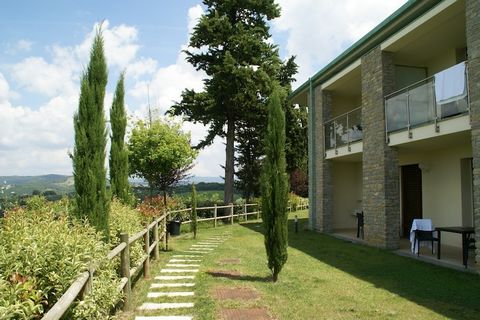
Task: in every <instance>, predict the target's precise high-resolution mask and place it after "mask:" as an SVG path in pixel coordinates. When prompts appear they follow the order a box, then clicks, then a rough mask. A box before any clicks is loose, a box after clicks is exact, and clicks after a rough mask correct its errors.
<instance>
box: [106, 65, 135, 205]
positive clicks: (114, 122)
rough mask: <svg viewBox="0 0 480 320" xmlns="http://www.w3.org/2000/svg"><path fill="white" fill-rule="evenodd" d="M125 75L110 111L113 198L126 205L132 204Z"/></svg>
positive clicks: (119, 83)
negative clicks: (125, 104)
mask: <svg viewBox="0 0 480 320" xmlns="http://www.w3.org/2000/svg"><path fill="white" fill-rule="evenodd" d="M124 82H125V75H124V73H122V74H120V79H119V80H118V83H117V87H116V89H115V95H114V97H113V103H112V108H111V109H110V125H111V128H112V135H111V136H110V139H111V142H112V143H111V147H110V185H111V192H112V197H117V198H118V199H119V200H120V201H121V202H123V203H125V204H129V203H131V200H132V199H131V193H130V185H129V183H128V151H127V149H126V147H125V130H126V127H127V115H126V113H125V107H124V96H125V87H124Z"/></svg>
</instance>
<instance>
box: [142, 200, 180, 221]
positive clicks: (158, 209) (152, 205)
mask: <svg viewBox="0 0 480 320" xmlns="http://www.w3.org/2000/svg"><path fill="white" fill-rule="evenodd" d="M184 208H185V205H184V204H183V202H182V201H181V200H179V199H177V198H174V197H169V196H167V208H166V209H167V212H168V211H172V210H179V209H184ZM137 209H138V211H140V213H141V214H142V216H143V217H144V219H145V220H146V221H152V219H153V218H154V217H160V216H161V215H162V214H163V213H164V212H165V205H164V202H163V196H160V195H158V196H154V197H145V199H144V200H143V202H142V203H141V204H140V205H139V206H138V208H137Z"/></svg>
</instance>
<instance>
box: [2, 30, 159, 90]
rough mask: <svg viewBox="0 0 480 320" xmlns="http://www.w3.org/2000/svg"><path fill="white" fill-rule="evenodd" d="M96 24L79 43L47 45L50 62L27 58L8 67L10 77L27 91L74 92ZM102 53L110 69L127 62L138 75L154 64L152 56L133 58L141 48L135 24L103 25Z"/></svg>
mask: <svg viewBox="0 0 480 320" xmlns="http://www.w3.org/2000/svg"><path fill="white" fill-rule="evenodd" d="M98 27H99V24H95V25H94V26H93V28H92V30H91V31H90V32H89V33H88V34H87V35H86V36H85V38H84V40H83V41H82V43H80V44H79V45H76V46H72V47H62V46H60V45H58V44H55V45H52V46H50V47H48V49H49V53H50V55H51V61H47V60H46V59H45V58H43V57H28V58H26V59H24V60H22V61H21V62H19V63H16V64H14V65H13V66H11V74H12V77H13V79H14V80H15V81H16V82H17V83H18V84H19V86H20V87H21V88H24V89H26V90H27V91H29V92H33V93H39V94H42V95H44V96H47V97H54V96H56V95H58V94H60V93H62V94H65V93H68V94H73V93H74V92H75V90H76V88H77V87H78V79H79V78H80V73H81V71H82V70H83V68H84V67H85V66H86V64H87V63H88V59H89V55H90V49H91V46H92V41H93V38H94V36H95V34H96V32H97V30H98ZM102 30H103V37H104V44H105V46H104V47H105V55H106V59H107V63H108V66H109V68H112V67H115V68H120V69H124V68H126V67H127V66H128V65H129V64H130V63H132V64H133V66H132V68H133V70H134V73H135V74H136V75H137V76H140V75H141V74H145V73H148V72H150V71H149V70H148V68H150V67H152V65H155V63H154V60H153V59H140V60H138V61H134V59H135V58H136V54H137V52H138V50H139V48H140V45H139V44H138V31H137V29H136V28H135V27H131V26H126V25H123V24H122V25H119V26H113V27H110V26H109V22H108V21H104V23H103V24H102Z"/></svg>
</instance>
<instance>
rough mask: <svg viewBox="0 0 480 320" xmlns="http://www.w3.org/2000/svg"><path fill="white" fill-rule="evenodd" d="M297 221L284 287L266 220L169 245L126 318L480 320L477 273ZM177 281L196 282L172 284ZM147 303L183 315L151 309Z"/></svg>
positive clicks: (201, 233) (182, 238)
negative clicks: (272, 267)
mask: <svg viewBox="0 0 480 320" xmlns="http://www.w3.org/2000/svg"><path fill="white" fill-rule="evenodd" d="M295 215H298V216H299V224H300V225H299V231H298V233H295V232H294V220H293V219H294V216H295ZM295 215H294V214H292V215H291V216H290V221H289V223H290V224H289V239H288V245H289V246H288V260H287V262H286V264H285V266H284V268H283V270H282V272H281V273H280V276H279V281H278V282H277V283H272V282H271V274H270V272H269V270H268V268H267V257H266V254H265V248H264V243H263V239H264V238H263V234H262V232H263V230H262V225H261V221H259V220H255V221H248V222H245V223H241V224H239V225H232V226H229V225H227V226H222V227H218V228H209V229H200V231H199V233H198V238H197V239H196V240H195V239H193V238H192V236H191V234H184V235H181V236H180V237H173V238H172V239H171V241H170V244H171V246H170V249H171V251H169V252H166V253H165V254H162V255H161V259H160V260H159V261H158V262H156V263H155V265H152V269H151V278H149V279H142V280H140V281H139V283H138V284H137V286H136V287H135V290H134V293H133V294H134V301H133V302H134V306H133V307H132V309H131V310H130V311H127V312H122V313H120V314H118V317H119V319H121V320H124V319H148V318H145V317H160V316H165V317H172V316H177V317H180V316H184V318H182V319H191V318H193V319H202V320H203V319H289V320H290V319H302V320H303V319H446V318H450V319H478V315H479V314H480V305H479V304H478V298H477V293H478V292H479V291H480V282H479V281H478V275H474V274H469V273H465V272H458V271H455V270H450V269H446V268H441V267H438V266H434V265H430V264H426V263H423V262H422V261H417V260H413V259H409V258H405V257H402V256H399V255H396V254H394V253H393V252H391V251H388V250H383V249H378V248H373V247H369V246H364V245H358V244H352V243H350V242H347V241H343V240H339V239H336V238H334V237H332V236H330V235H326V234H321V233H317V232H312V231H309V230H308V228H307V223H308V222H307V221H308V218H307V212H306V211H303V212H297V213H295ZM219 239H220V240H221V241H218V240H219ZM202 243H214V244H213V245H209V248H212V250H200V249H195V248H201V247H205V248H206V247H207V245H205V244H202ZM192 249H193V250H192ZM187 251H188V252H187ZM191 251H197V252H191ZM180 255H189V257H179V256H180ZM192 256H194V257H192ZM179 260H183V261H181V262H180V261H179ZM189 260H190V261H189ZM175 264H177V266H175ZM186 264H190V265H191V266H185V265H186ZM173 269H175V270H176V271H178V272H175V273H171V274H169V273H167V272H166V270H170V271H169V272H173V271H172V270H173ZM182 269H183V270H184V271H183V272H182V271H181V270H182ZM186 269H187V270H188V269H196V270H198V271H197V272H186V271H185V270H186ZM162 270H163V271H162ZM169 275H174V276H179V277H188V278H184V279H181V280H168V279H167V277H168V276H169ZM174 282H178V283H192V284H193V285H192V286H189V287H181V286H177V287H168V286H165V284H166V283H174ZM168 292H170V293H172V294H171V295H167V293H168ZM187 292H188V294H187ZM179 293H182V294H179ZM147 303H148V304H149V305H150V306H154V305H155V304H166V303H171V306H178V308H169V309H157V310H153V309H151V310H145V306H146V304H147ZM142 306H143V308H142ZM242 316H243V318H242ZM142 317H144V318H142ZM151 319H154V318H151ZM158 319H160V318H158ZM165 319H167V318H165ZM171 319H174V318H171ZM178 319H180V318H178Z"/></svg>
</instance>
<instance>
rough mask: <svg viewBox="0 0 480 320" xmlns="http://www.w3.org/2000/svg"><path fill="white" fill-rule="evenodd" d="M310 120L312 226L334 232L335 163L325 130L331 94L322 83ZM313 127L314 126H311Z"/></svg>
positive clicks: (315, 90) (314, 95) (314, 96)
mask: <svg viewBox="0 0 480 320" xmlns="http://www.w3.org/2000/svg"><path fill="white" fill-rule="evenodd" d="M309 101H311V106H312V107H311V108H310V112H309V114H310V117H311V118H310V123H313V126H311V127H312V132H311V135H310V137H311V139H310V141H311V142H312V143H311V146H310V150H309V151H310V154H309V159H310V161H309V170H310V173H313V174H310V173H309V179H310V181H309V185H310V188H309V192H310V195H309V196H310V204H311V205H310V211H309V212H310V216H309V218H310V219H309V221H310V228H311V229H315V230H318V231H320V232H327V233H328V232H331V227H332V203H333V194H332V192H333V190H332V163H331V160H326V159H325V130H324V127H323V123H324V122H325V120H328V119H330V114H331V108H332V96H331V93H330V92H328V91H325V90H322V89H321V87H320V86H318V87H316V88H313V87H312V88H311V90H310V99H309ZM309 127H310V126H309Z"/></svg>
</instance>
